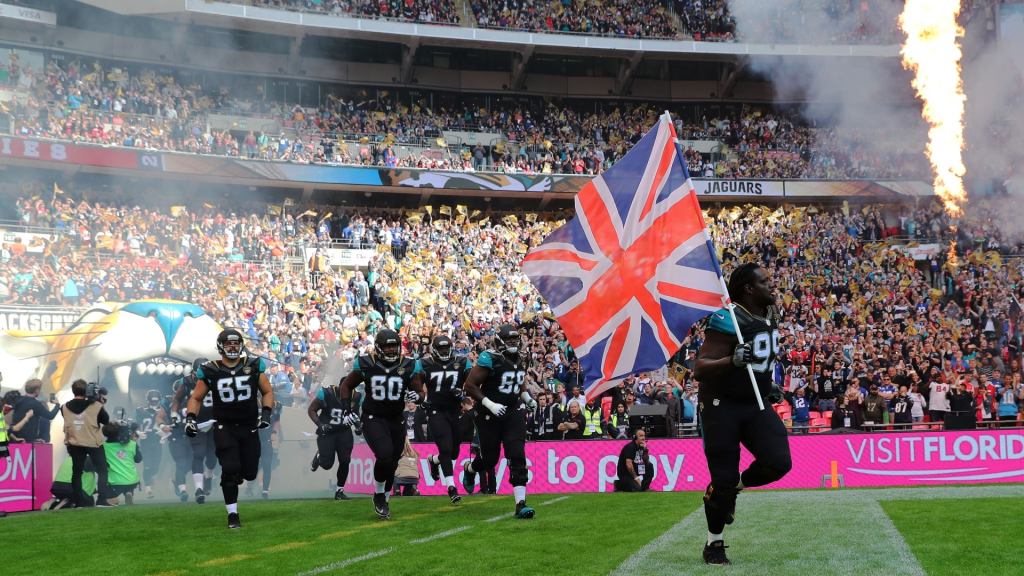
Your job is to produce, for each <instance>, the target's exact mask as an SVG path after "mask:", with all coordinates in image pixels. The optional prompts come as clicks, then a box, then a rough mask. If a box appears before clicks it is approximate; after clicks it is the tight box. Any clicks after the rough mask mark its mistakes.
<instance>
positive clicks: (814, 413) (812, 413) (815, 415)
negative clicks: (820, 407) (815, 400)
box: [808, 410, 821, 420]
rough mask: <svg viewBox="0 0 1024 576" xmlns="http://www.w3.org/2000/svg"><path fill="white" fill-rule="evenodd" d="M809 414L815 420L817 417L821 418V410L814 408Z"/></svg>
mask: <svg viewBox="0 0 1024 576" xmlns="http://www.w3.org/2000/svg"><path fill="white" fill-rule="evenodd" d="M808 414H809V415H810V417H811V420H814V419H815V418H821V412H815V411H813V410H812V411H810V412H809V413H808Z"/></svg>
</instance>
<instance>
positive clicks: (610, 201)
mask: <svg viewBox="0 0 1024 576" xmlns="http://www.w3.org/2000/svg"><path fill="white" fill-rule="evenodd" d="M523 271H524V272H525V273H526V275H527V277H529V279H530V281H531V282H532V283H533V284H534V286H536V287H537V290H538V291H539V292H540V293H541V295H542V296H544V298H545V300H546V301H547V303H548V305H549V306H550V307H551V311H552V313H554V315H555V316H556V317H557V318H558V321H559V324H560V325H561V327H562V330H563V331H565V334H566V336H567V337H568V340H569V343H570V344H571V345H572V346H573V348H574V349H575V351H576V355H577V356H578V358H579V360H580V369H581V371H582V372H583V373H584V376H585V385H584V386H585V388H586V395H587V398H588V399H590V398H594V397H596V396H597V395H599V394H601V393H602V392H603V391H605V390H607V389H608V388H611V387H612V386H615V385H616V384H618V382H619V381H621V380H622V379H623V378H625V377H626V376H629V375H630V374H636V373H638V372H645V371H649V370H657V369H658V368H660V367H662V366H664V365H665V363H666V362H667V361H668V359H669V358H670V357H671V356H672V355H673V354H675V352H676V351H677V350H679V348H680V346H681V344H682V341H683V339H684V338H685V337H686V334H687V333H688V332H689V331H690V328H691V327H692V326H693V325H694V324H695V323H696V322H698V321H699V320H700V319H702V318H704V317H705V316H707V315H708V314H710V313H711V312H714V311H715V310H717V309H719V308H721V307H722V306H723V305H724V303H725V302H726V301H727V296H726V294H727V291H726V287H725V282H724V281H723V280H722V272H721V269H720V268H719V265H718V259H717V257H716V256H715V250H714V247H713V246H712V244H711V239H710V237H709V236H708V233H707V228H706V226H705V224H704V216H703V215H702V214H701V211H700V205H699V204H698V203H697V193H696V192H695V191H694V189H693V184H692V183H691V181H690V174H689V172H688V171H687V170H686V163H685V161H684V160H683V156H682V150H681V148H680V147H679V143H678V141H677V140H676V134H675V129H674V127H673V126H672V122H671V120H670V119H669V118H668V115H667V114H666V115H665V116H662V119H661V121H660V122H659V123H658V125H657V127H656V128H654V129H653V130H651V131H650V132H648V133H647V135H646V136H644V137H643V139H642V140H640V142H638V143H637V144H636V145H635V146H634V147H633V149H632V150H630V151H629V153H628V154H626V156H625V157H623V158H622V159H621V160H619V161H618V162H617V163H616V164H615V165H614V166H612V167H611V168H609V169H608V170H607V171H605V172H604V173H603V174H601V175H600V176H598V177H596V178H594V179H593V180H591V181H590V183H588V184H587V185H586V186H584V187H583V189H582V190H580V192H579V193H578V194H577V195H576V217H575V218H573V219H572V220H571V221H569V222H568V223H567V224H565V225H564V226H562V227H560V228H558V229H557V230H555V231H554V232H552V233H551V235H550V236H548V237H547V238H546V239H545V240H544V242H542V243H541V244H540V245H538V246H536V247H535V248H534V249H533V250H531V251H530V253H529V254H527V256H526V258H525V259H524V260H523Z"/></svg>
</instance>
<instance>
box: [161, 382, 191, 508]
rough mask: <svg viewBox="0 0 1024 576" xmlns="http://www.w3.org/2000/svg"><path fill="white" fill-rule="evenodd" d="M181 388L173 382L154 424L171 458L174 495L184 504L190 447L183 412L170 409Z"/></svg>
mask: <svg viewBox="0 0 1024 576" xmlns="http://www.w3.org/2000/svg"><path fill="white" fill-rule="evenodd" d="M181 386H182V384H181V380H180V379H179V380H176V381H175V382H174V385H173V388H172V390H173V391H174V394H173V395H171V396H166V397H165V398H164V401H163V403H162V404H161V406H160V412H159V413H157V416H156V423H157V427H158V428H159V429H160V432H161V433H162V435H163V436H164V439H163V441H164V442H166V443H167V447H168V449H169V450H170V451H171V458H172V459H173V460H174V478H173V479H172V480H171V486H172V487H173V488H174V495H175V496H178V497H179V498H181V501H182V502H186V501H188V487H187V486H185V474H187V470H188V469H189V467H190V466H191V463H192V447H191V446H189V443H188V439H187V438H185V434H184V430H183V428H182V415H183V413H184V412H185V410H184V409H182V410H180V411H175V410H173V409H172V408H171V406H172V405H173V404H174V396H176V395H177V394H178V390H180V389H181Z"/></svg>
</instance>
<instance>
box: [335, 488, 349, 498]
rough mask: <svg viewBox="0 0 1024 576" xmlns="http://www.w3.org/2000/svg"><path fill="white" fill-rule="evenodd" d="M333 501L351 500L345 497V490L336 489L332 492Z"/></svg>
mask: <svg viewBox="0 0 1024 576" xmlns="http://www.w3.org/2000/svg"><path fill="white" fill-rule="evenodd" d="M334 499H335V500H351V498H349V497H348V496H346V495H345V489H344V488H338V489H337V490H335V491H334Z"/></svg>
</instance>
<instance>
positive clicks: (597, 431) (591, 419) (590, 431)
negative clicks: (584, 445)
mask: <svg viewBox="0 0 1024 576" xmlns="http://www.w3.org/2000/svg"><path fill="white" fill-rule="evenodd" d="M583 415H584V416H585V417H586V419H587V427H586V429H584V430H583V436H584V437H589V436H600V435H602V434H603V433H604V431H603V430H601V408H600V407H598V408H597V409H596V410H594V411H593V412H591V411H590V410H589V409H587V408H584V409H583Z"/></svg>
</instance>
